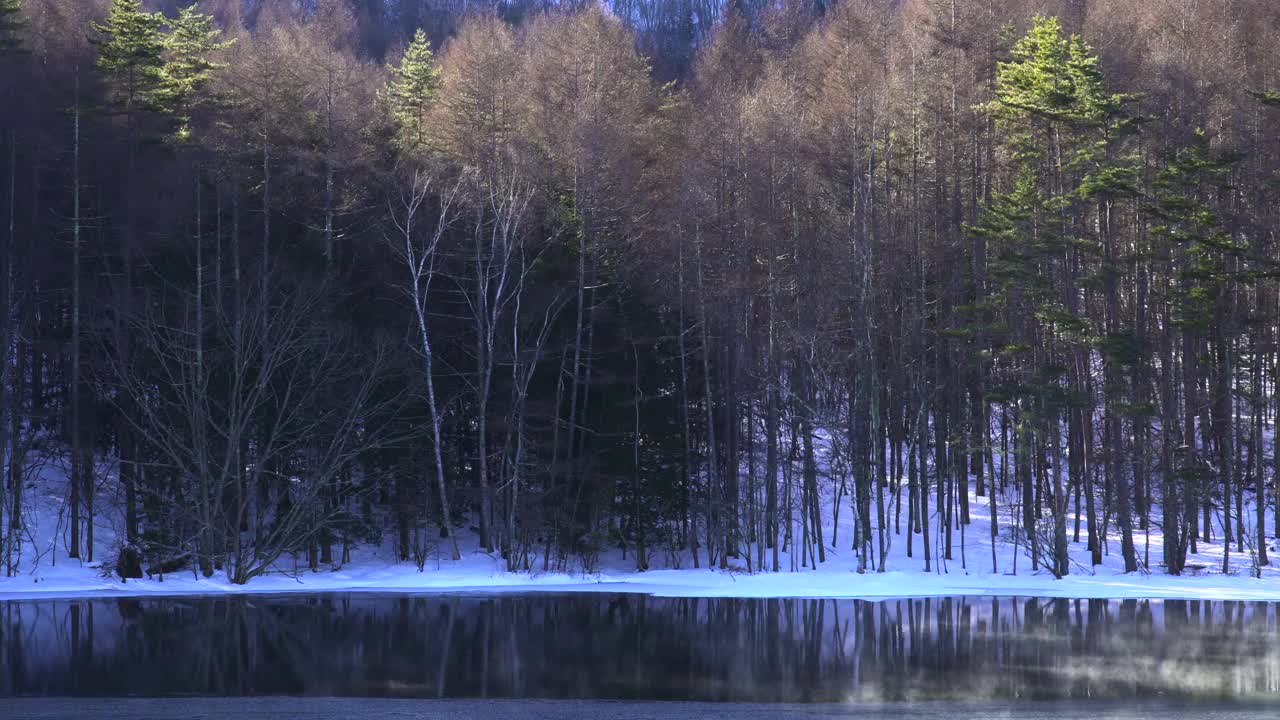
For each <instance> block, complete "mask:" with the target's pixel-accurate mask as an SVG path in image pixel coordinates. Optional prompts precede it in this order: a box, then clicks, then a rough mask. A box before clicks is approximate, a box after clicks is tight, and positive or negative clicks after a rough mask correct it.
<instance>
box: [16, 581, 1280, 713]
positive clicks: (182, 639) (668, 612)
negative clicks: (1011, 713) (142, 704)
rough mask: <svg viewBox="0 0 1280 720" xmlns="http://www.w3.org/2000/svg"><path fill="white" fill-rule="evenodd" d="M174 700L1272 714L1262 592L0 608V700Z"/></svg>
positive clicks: (104, 603) (302, 600)
mask: <svg viewBox="0 0 1280 720" xmlns="http://www.w3.org/2000/svg"><path fill="white" fill-rule="evenodd" d="M191 695H212V696H266V695H294V696H313V697H317V698H318V697H335V696H336V697H365V698H371V697H378V698H450V699H477V698H503V699H526V700H529V699H543V700H573V701H584V700H586V701H591V700H625V701H655V700H683V701H704V702H742V703H815V704H816V703H854V704H859V705H862V704H867V703H873V704H874V703H882V702H906V701H910V702H944V703H945V702H958V701H963V702H966V703H975V702H976V703H982V702H1005V701H1011V700H1017V701H1024V700H1039V701H1053V702H1064V701H1066V702H1076V701H1081V700H1087V701H1088V702H1092V703H1112V704H1115V703H1119V704H1120V705H1124V704H1126V703H1135V704H1136V703H1144V702H1152V701H1156V702H1168V701H1170V700H1180V701H1196V702H1208V703H1222V702H1229V703H1235V702H1239V701H1247V702H1248V703H1250V704H1252V705H1254V706H1257V705H1258V704H1259V703H1261V704H1262V705H1270V704H1271V703H1272V702H1275V701H1277V700H1280V604H1276V603H1260V602H1249V603H1244V602H1222V601H1172V600H1165V601H1147V600H1122V601H1108V600H1071V599H1035V598H990V597H952V598H920V599H902V600H888V601H861V600H812V599H806V600H795V599H792V600H788V599H692V598H658V597H650V596H644V595H625V594H618V595H614V594H589V593H582V594H513V595H496V596H481V595H445V596H440V595H435V596H426V595H372V594H323V595H309V596H303V595H275V596H235V597H216V598H104V599H62V600H40V601H8V602H0V697H10V698H13V697H18V696H21V697H27V698H32V697H62V698H66V697H71V698H75V697H120V698H123V697H131V696H142V697H161V698H174V697H178V696H191ZM1098 707H1102V706H1101V705H1099V706H1098Z"/></svg>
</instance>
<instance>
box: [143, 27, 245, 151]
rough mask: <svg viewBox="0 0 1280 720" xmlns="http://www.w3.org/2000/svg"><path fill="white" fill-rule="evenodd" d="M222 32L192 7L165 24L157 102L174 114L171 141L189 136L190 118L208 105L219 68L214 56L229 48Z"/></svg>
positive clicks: (182, 139) (229, 43) (181, 139)
mask: <svg viewBox="0 0 1280 720" xmlns="http://www.w3.org/2000/svg"><path fill="white" fill-rule="evenodd" d="M221 36H222V31H221V30H220V29H218V28H216V27H214V24H213V17H212V16H210V15H205V14H203V13H200V12H197V11H196V5H195V4H192V5H190V6H188V7H186V8H183V9H182V10H181V11H179V13H178V17H177V18H175V19H174V20H173V21H172V22H170V23H169V34H168V35H166V36H165V37H164V49H165V53H164V56H165V63H164V66H163V81H164V83H163V86H162V89H161V98H160V99H161V102H162V104H163V105H164V106H165V107H168V108H171V109H172V111H173V113H174V118H173V121H174V126H175V127H174V137H175V138H176V139H177V140H179V141H185V140H187V139H189V138H190V136H191V114H192V112H193V111H194V110H195V109H196V108H198V107H200V106H201V105H203V104H206V103H207V102H208V97H207V92H208V87H209V83H210V82H211V81H212V80H213V74H214V71H216V70H217V69H219V68H221V67H223V66H222V65H221V64H220V63H217V62H214V60H213V57H214V55H215V54H216V53H217V52H219V51H220V50H224V49H226V48H227V47H230V46H231V41H223V40H221Z"/></svg>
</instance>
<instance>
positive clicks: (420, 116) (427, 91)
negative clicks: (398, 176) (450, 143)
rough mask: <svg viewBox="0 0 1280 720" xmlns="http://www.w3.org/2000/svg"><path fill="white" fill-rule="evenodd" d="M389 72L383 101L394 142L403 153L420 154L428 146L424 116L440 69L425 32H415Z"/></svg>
mask: <svg viewBox="0 0 1280 720" xmlns="http://www.w3.org/2000/svg"><path fill="white" fill-rule="evenodd" d="M390 70H391V81H390V82H389V83H388V84H387V87H386V90H385V92H384V93H383V99H384V101H385V102H386V103H387V107H388V111H389V112H390V114H391V119H392V121H393V122H394V123H395V125H396V129H397V131H398V137H397V141H398V143H399V145H400V148H401V149H402V150H404V151H406V152H415V153H416V152H422V151H423V150H426V149H427V146H428V134H429V133H428V130H427V113H428V112H429V110H430V109H431V104H432V101H433V100H434V99H435V95H436V91H437V90H438V89H439V87H440V69H439V68H437V67H436V64H435V57H434V56H433V55H432V53H431V43H430V41H428V40H427V34H426V33H425V32H423V31H422V30H418V31H417V32H416V33H414V36H413V41H412V42H410V43H409V47H407V48H406V49H405V51H404V56H403V57H402V58H401V59H400V64H399V65H398V66H397V65H393V66H391V68H390Z"/></svg>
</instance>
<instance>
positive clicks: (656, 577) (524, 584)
mask: <svg viewBox="0 0 1280 720" xmlns="http://www.w3.org/2000/svg"><path fill="white" fill-rule="evenodd" d="M83 570H85V571H90V570H91V569H90V568H84V569H83ZM1105 572H1106V571H1105V570H1104V573H1105ZM76 574H77V575H81V577H66V576H65V573H60V575H63V576H60V577H54V578H48V579H40V580H35V579H32V578H31V577H30V576H18V577H14V578H4V579H0V601H25V600H67V599H100V598H101V599H111V598H165V597H172V598H194V597H221V596H235V595H246V596H261V595H316V594H343V593H350V594H371V595H372V594H383V595H391V594H397V595H465V594H470V595H476V594H482V595H509V594H522V593H552V594H567V593H628V594H643V595H650V596H653V597H666V598H743V599H745V598H789V599H859V600H892V599H913V598H926V597H959V596H967V597H1043V598H1069V599H1099V600H1129V599H1146V600H1224V601H1242V602H1258V601H1261V602H1280V581H1278V580H1276V579H1274V578H1269V577H1268V578H1266V579H1262V580H1258V579H1254V578H1252V577H1249V576H1229V575H1222V574H1209V575H1199V576H1177V577H1175V576H1167V575H1155V574H1150V575H1144V574H1131V575H1124V574H1111V573H1106V574H1101V573H1100V574H1096V575H1069V576H1067V577H1065V578H1063V579H1060V580H1059V579H1055V578H1053V576H1052V575H1050V574H1048V573H1045V574H1041V575H1030V574H1021V575H1005V574H992V573H972V574H969V573H965V572H964V571H960V572H951V573H937V572H931V573H927V574H926V573H924V572H922V571H918V572H905V571H893V572H886V573H882V574H878V573H864V574H861V575H859V574H857V573H856V572H853V571H852V570H849V571H843V572H842V571H840V570H838V569H835V568H828V567H824V568H821V569H819V570H817V571H813V570H806V571H799V572H795V573H792V572H779V573H772V572H766V573H754V574H748V573H744V572H733V571H721V570H709V569H683V570H651V571H647V572H644V573H639V572H631V573H617V572H614V573H594V574H583V575H575V574H566V573H543V574H524V573H506V572H495V573H482V572H474V571H473V572H457V571H449V570H427V571H424V572H422V573H419V572H418V571H417V570H416V569H415V568H412V567H407V568H405V567H394V566H393V567H389V568H385V567H384V568H380V569H376V570H370V569H368V568H363V569H361V568H348V569H344V570H334V571H328V572H325V571H321V572H309V571H308V572H305V573H303V574H301V575H298V576H293V575H286V574H268V575H263V576H259V577H257V578H254V579H253V580H252V581H250V582H249V583H248V584H245V585H235V584H232V583H230V582H227V581H226V580H225V579H220V578H219V577H218V576H216V575H215V576H214V577H212V578H201V579H195V578H193V577H191V576H190V575H189V574H186V573H183V574H181V575H176V576H175V575H169V576H166V579H165V580H163V581H161V580H155V579H143V580H130V581H128V582H120V581H118V580H115V581H111V580H106V579H102V578H98V577H95V578H93V579H92V580H91V579H89V578H86V577H83V574H84V573H76Z"/></svg>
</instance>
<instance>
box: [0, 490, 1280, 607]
mask: <svg viewBox="0 0 1280 720" xmlns="http://www.w3.org/2000/svg"><path fill="white" fill-rule="evenodd" d="M50 475H51V477H50V478H49V481H48V482H47V483H46V485H47V488H49V489H50V490H52V489H53V488H57V487H61V484H60V483H58V482H57V480H58V478H57V477H56V475H57V473H50ZM904 492H905V491H904ZM40 497H41V500H40V502H41V503H42V506H41V508H42V509H41V510H40V511H39V512H37V513H35V515H36V520H37V522H36V523H35V524H36V529H35V531H34V532H33V535H34V543H30V542H29V543H28V544H27V546H26V547H24V560H23V565H22V572H21V574H20V575H18V576H17V577H12V578H0V599H21V598H43V597H59V596H74V597H85V596H120V595H195V594H219V593H283V592H332V591H353V592H357V591H358V592H429V593H439V592H468V591H470V592H486V593H491V592H530V591H548V592H592V591H595V592H636V593H648V594H653V595H660V596H696V597H832V598H890V597H910V596H928V595H933V596H940V595H1005V596H1008V595H1016V596H1041V597H1081V598H1166V599H1171V598H1206V599H1236V600H1275V601H1280V568H1277V567H1274V566H1273V567H1267V568H1264V569H1263V571H1262V578H1261V579H1255V578H1254V577H1252V574H1253V573H1252V563H1251V556H1250V554H1249V553H1248V552H1247V550H1248V546H1247V545H1246V552H1245V553H1244V554H1239V553H1237V552H1236V551H1235V550H1236V548H1235V545H1234V544H1233V546H1232V553H1231V560H1230V567H1229V570H1228V572H1226V573H1224V572H1222V550H1223V546H1222V543H1221V541H1220V540H1219V541H1216V542H1214V543H1212V544H1201V545H1200V548H1199V550H1200V552H1199V553H1197V554H1195V555H1193V556H1192V557H1191V558H1189V559H1188V565H1189V567H1192V568H1194V569H1195V570H1196V574H1194V575H1192V574H1188V575H1184V576H1182V577H1170V576H1168V575H1165V574H1163V573H1160V572H1159V571H1158V568H1156V571H1153V572H1150V573H1147V572H1141V571H1140V572H1137V573H1131V574H1125V573H1123V562H1122V560H1121V558H1120V543H1119V539H1118V537H1114V536H1113V537H1111V538H1109V539H1108V544H1107V551H1108V552H1107V554H1106V555H1104V557H1103V564H1102V565H1100V566H1097V567H1093V568H1091V567H1090V566H1089V552H1088V550H1087V548H1086V546H1085V544H1084V540H1085V533H1083V532H1082V534H1081V542H1080V543H1072V545H1071V555H1072V560H1073V563H1072V568H1071V574H1070V576H1069V577H1066V578H1063V579H1055V578H1054V577H1053V576H1052V575H1051V574H1050V573H1049V572H1048V571H1046V570H1043V569H1042V570H1041V571H1040V572H1038V573H1037V572H1032V569H1031V562H1030V559H1029V557H1028V556H1027V553H1026V548H1025V547H1018V546H1015V545H1013V544H1011V543H1010V542H1009V541H1008V540H1009V538H1010V537H1011V536H1010V535H1008V534H1007V533H1006V532H1005V531H1004V530H1003V528H1008V527H1011V526H1012V524H1013V523H1012V521H1011V520H1010V519H1009V518H1008V517H1006V512H1005V511H1004V508H1007V507H1009V506H1008V504H1003V505H1002V508H1001V513H1000V515H1001V528H1002V533H1001V537H1000V539H999V540H998V541H997V544H996V552H995V563H996V566H995V570H994V571H993V569H992V552H991V539H990V518H989V514H988V512H989V505H988V501H987V499H986V498H979V497H976V496H972V497H971V498H970V507H971V512H972V520H973V522H972V524H970V525H968V526H967V527H966V528H965V529H964V539H963V542H962V541H961V534H960V531H959V530H954V531H953V543H954V545H953V554H952V555H953V559H952V560H943V561H941V562H939V561H938V560H937V557H938V555H939V554H940V553H938V552H937V551H936V550H935V553H934V562H933V564H932V568H931V571H930V572H925V571H924V555H923V552H922V546H921V542H922V541H921V537H920V536H919V535H917V536H916V539H915V542H914V545H915V547H914V550H915V552H914V557H910V558H909V557H907V556H906V536H905V534H903V535H892V545H891V548H890V551H889V553H888V556H887V563H886V566H887V570H888V571H887V572H885V573H876V572H873V571H868V572H866V573H861V574H860V573H858V572H856V570H857V567H858V561H857V558H856V555H855V553H854V552H853V551H852V550H851V549H850V544H851V541H852V538H853V529H852V520H851V515H852V513H851V512H850V510H849V507H848V498H847V496H846V498H845V499H844V500H843V501H842V502H843V503H844V507H843V509H842V511H841V513H840V527H839V528H838V533H837V536H836V543H835V546H834V547H832V546H830V543H831V541H830V537H831V529H832V528H831V527H830V517H831V513H830V508H829V507H828V508H827V509H826V512H827V518H828V527H827V529H826V538H828V540H827V542H828V548H827V561H826V562H825V563H822V564H820V565H819V567H818V568H817V569H812V568H807V569H805V568H802V569H800V570H798V571H796V572H788V571H787V569H788V568H790V566H791V563H790V558H789V557H788V556H787V555H786V554H785V553H784V554H783V555H782V557H781V566H782V568H783V569H784V570H783V572H780V573H771V572H767V573H759V572H757V573H749V572H747V571H746V562H745V560H734V561H733V562H732V563H731V564H732V565H733V566H734V569H730V570H718V569H717V570H709V569H706V568H705V567H704V568H703V569H695V568H692V567H691V566H692V562H691V560H690V558H689V556H688V554H687V553H686V554H685V555H684V557H683V558H682V562H681V565H682V567H679V568H671V567H666V568H664V567H662V565H663V563H664V562H666V561H667V560H668V558H667V557H666V554H665V553H661V552H656V551H655V552H653V559H652V563H653V564H654V565H655V566H657V567H655V568H654V569H650V570H648V571H646V572H636V571H635V569H634V562H633V561H632V560H631V559H630V557H626V558H624V557H623V554H622V552H621V550H613V551H611V552H610V553H608V554H606V555H605V556H604V557H603V558H602V560H601V562H600V565H599V568H600V569H599V571H598V572H592V573H554V572H546V573H540V572H534V573H532V574H523V573H519V574H517V573H508V572H506V571H505V570H504V569H503V562H502V560H501V559H500V558H498V557H495V556H492V555H489V554H487V553H485V552H483V551H482V550H480V549H478V543H477V542H476V539H475V536H474V534H471V533H468V532H467V531H465V530H463V531H461V533H460V539H461V540H462V541H463V548H464V550H463V558H462V559H461V560H460V561H457V562H452V561H449V560H447V559H439V558H433V559H431V560H430V561H429V562H428V563H427V566H426V569H425V571H423V572H418V570H417V567H416V566H415V565H414V564H413V563H411V562H397V561H396V559H395V556H394V550H393V548H392V547H391V544H390V543H389V542H388V543H384V544H383V545H382V546H380V547H370V546H365V547H359V548H356V549H354V550H353V555H352V562H350V563H348V564H346V565H344V566H341V567H336V566H334V567H327V568H324V569H322V570H321V571H319V572H314V573H313V572H308V571H305V570H302V571H298V570H296V569H295V568H294V567H293V559H292V558H286V559H285V560H284V561H283V562H282V563H281V565H282V567H281V568H280V569H279V571H278V572H275V573H272V574H268V575H265V576H262V577H258V578H255V579H254V580H252V581H251V582H250V583H249V584H248V585H244V586H238V585H234V584H232V583H230V582H228V581H227V580H226V578H225V577H221V576H220V575H219V574H215V575H214V577H212V578H208V579H205V578H198V577H196V576H195V575H194V573H193V572H192V571H190V570H186V571H183V572H179V573H175V574H171V575H167V576H165V577H164V578H163V580H161V579H159V578H153V579H146V580H131V581H129V582H127V583H126V582H122V581H121V580H120V579H119V578H117V577H114V576H111V575H109V574H108V573H105V572H104V571H103V568H101V567H100V566H99V565H98V563H93V564H89V563H84V562H81V561H77V560H72V559H69V558H66V557H65V551H64V549H63V548H62V543H61V541H60V540H59V541H58V542H56V543H55V541H54V540H55V537H57V536H59V535H60V534H61V532H64V530H62V529H60V527H59V522H58V508H59V506H60V504H61V498H60V497H58V496H57V495H56V494H55V493H53V492H45V493H44V494H43V495H41V496H40ZM904 500H905V498H904ZM1001 502H1002V503H1003V500H1002V501H1001ZM934 507H936V505H935V506H934ZM103 517H104V518H105V519H101V520H100V522H99V524H98V526H97V527H96V528H95V536H96V552H95V558H98V559H102V558H108V557H111V554H112V546H113V545H114V542H115V531H114V524H115V523H114V522H113V521H112V520H110V517H109V515H107V516H103ZM1250 517H1251V515H1250V514H1249V512H1246V520H1248V519H1249V518H1250ZM1071 525H1073V523H1069V532H1070V528H1071ZM62 527H65V523H63V524H62ZM902 527H903V529H904V531H905V528H906V512H905V509H904V511H903V516H902ZM1246 527H1250V525H1248V524H1247V525H1246ZM1216 530H1217V532H1216V536H1217V537H1218V538H1221V535H1222V533H1221V530H1220V528H1217V529H1216ZM931 535H932V537H931V542H932V544H934V545H935V546H936V545H938V544H939V543H938V532H937V525H936V519H935V524H934V526H933V530H932V533H931ZM1135 542H1136V544H1137V546H1138V556H1139V559H1140V560H1142V559H1143V557H1144V556H1146V555H1147V552H1148V546H1147V543H1148V539H1147V538H1146V537H1145V536H1144V534H1143V533H1142V532H1141V531H1135ZM1149 542H1150V546H1149V557H1150V558H1151V564H1152V566H1153V568H1154V567H1155V566H1156V565H1157V564H1158V563H1159V558H1160V556H1161V548H1160V545H1159V542H1160V537H1159V534H1158V531H1156V530H1155V529H1154V528H1153V530H1152V535H1151V537H1150V538H1149ZM752 552H753V553H754V549H753V551H752ZM1015 556H1016V572H1015ZM1275 559H1276V560H1277V561H1280V556H1276V558H1275ZM705 560H706V558H705V555H704V557H703V562H704V563H705Z"/></svg>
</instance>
